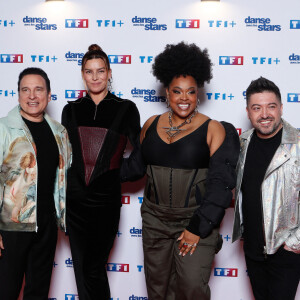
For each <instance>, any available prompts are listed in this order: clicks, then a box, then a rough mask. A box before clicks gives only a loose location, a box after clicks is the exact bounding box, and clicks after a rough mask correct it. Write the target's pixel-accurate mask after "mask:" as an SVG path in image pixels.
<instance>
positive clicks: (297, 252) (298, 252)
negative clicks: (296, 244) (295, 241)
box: [283, 245, 300, 254]
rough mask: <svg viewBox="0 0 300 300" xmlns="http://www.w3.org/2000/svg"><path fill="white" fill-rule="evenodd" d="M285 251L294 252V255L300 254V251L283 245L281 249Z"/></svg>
mask: <svg viewBox="0 0 300 300" xmlns="http://www.w3.org/2000/svg"><path fill="white" fill-rule="evenodd" d="M283 248H284V249H285V250H286V251H291V252H294V253H296V254H300V249H299V250H293V249H292V248H290V247H288V246H287V245H284V247H283Z"/></svg>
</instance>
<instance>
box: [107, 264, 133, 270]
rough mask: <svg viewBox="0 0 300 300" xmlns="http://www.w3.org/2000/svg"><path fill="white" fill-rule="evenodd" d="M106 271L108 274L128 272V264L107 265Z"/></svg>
mask: <svg viewBox="0 0 300 300" xmlns="http://www.w3.org/2000/svg"><path fill="white" fill-rule="evenodd" d="M106 269H107V271H110V272H129V264H115V263H107V266H106Z"/></svg>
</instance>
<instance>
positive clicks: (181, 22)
mask: <svg viewBox="0 0 300 300" xmlns="http://www.w3.org/2000/svg"><path fill="white" fill-rule="evenodd" d="M175 26H176V28H189V29H195V28H200V20H199V19H176V23H175Z"/></svg>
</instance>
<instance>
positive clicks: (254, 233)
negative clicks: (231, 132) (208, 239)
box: [241, 129, 282, 260]
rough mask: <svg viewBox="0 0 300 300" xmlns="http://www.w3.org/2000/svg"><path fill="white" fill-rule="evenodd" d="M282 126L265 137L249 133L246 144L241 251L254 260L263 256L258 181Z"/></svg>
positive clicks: (263, 172)
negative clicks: (247, 144) (249, 136)
mask: <svg viewBox="0 0 300 300" xmlns="http://www.w3.org/2000/svg"><path fill="white" fill-rule="evenodd" d="M281 137H282V129H281V130H280V131H279V132H278V133H277V134H276V135H275V136H273V137H271V138H269V139H261V138H259V137H258V136H257V134H256V132H254V133H253V136H252V138H251V141H250V143H249V146H248V150H247V154H246V161H245V168H244V174H243V181H242V186H241V189H242V195H243V198H242V211H243V223H244V234H243V236H244V251H245V254H246V255H247V256H249V257H250V258H252V259H255V260H263V259H264V245H265V237H264V227H263V215H262V202H261V201H262V199H261V185H262V182H263V180H264V176H265V173H266V171H267V168H268V166H269V164H270V162H271V160H272V158H273V156H274V154H275V152H276V150H277V148H278V147H279V145H280V143H281Z"/></svg>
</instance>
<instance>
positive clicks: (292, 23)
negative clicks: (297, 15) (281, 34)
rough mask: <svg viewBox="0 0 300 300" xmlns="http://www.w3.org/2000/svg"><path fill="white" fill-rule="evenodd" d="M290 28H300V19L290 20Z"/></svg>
mask: <svg viewBox="0 0 300 300" xmlns="http://www.w3.org/2000/svg"><path fill="white" fill-rule="evenodd" d="M290 29H300V20H290Z"/></svg>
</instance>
